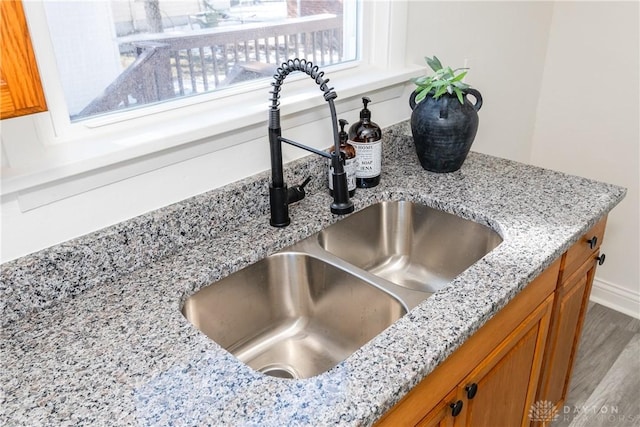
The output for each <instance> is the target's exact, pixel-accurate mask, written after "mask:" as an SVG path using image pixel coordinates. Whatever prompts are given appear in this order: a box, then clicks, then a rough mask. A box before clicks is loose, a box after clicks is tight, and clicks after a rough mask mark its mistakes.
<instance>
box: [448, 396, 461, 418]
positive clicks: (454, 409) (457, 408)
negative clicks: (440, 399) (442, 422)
mask: <svg viewBox="0 0 640 427" xmlns="http://www.w3.org/2000/svg"><path fill="white" fill-rule="evenodd" d="M449 407H450V408H451V415H453V416H454V417H457V416H458V415H460V412H462V400H458V401H457V402H455V403H451V404H450V405H449Z"/></svg>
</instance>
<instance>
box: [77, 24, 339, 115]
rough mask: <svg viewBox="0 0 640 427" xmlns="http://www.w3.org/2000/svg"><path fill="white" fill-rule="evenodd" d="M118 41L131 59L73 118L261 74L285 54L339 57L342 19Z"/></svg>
mask: <svg viewBox="0 0 640 427" xmlns="http://www.w3.org/2000/svg"><path fill="white" fill-rule="evenodd" d="M119 42H120V44H127V45H129V46H131V47H132V48H133V49H135V52H136V54H137V57H136V59H135V61H134V62H133V63H132V64H131V65H130V66H129V67H128V68H127V69H126V70H125V71H124V72H123V73H122V74H121V75H120V76H119V77H118V78H117V79H116V80H115V81H114V82H113V83H111V84H110V85H109V86H108V87H107V88H106V89H105V91H104V92H103V93H102V94H101V95H100V96H99V97H97V98H96V99H94V100H93V101H92V102H91V103H90V104H89V105H88V106H87V107H85V108H84V109H83V110H82V111H81V112H80V113H78V114H77V115H76V116H74V119H78V118H83V117H88V116H91V115H95V114H100V113H104V112H109V111H114V110H117V109H121V108H127V107H129V106H131V105H140V104H148V103H152V102H157V101H162V100H165V99H169V98H173V97H178V96H187V95H191V94H196V93H202V92H207V91H211V90H215V89H216V88H219V87H223V86H228V85H230V84H233V83H235V82H238V81H242V80H248V79H251V78H256V77H261V76H265V77H266V76H269V75H272V74H273V72H274V71H275V68H276V67H277V66H278V65H279V64H280V63H282V62H284V61H286V60H287V59H288V58H294V57H298V58H306V59H308V60H311V61H313V63H314V64H317V65H320V66H323V65H329V64H333V63H336V62H339V61H340V60H341V59H342V52H343V45H342V18H341V17H339V16H335V15H328V14H325V15H315V16H308V17H302V18H295V19H289V20H287V21H282V22H276V23H266V22H261V23H254V24H244V25H237V26H228V27H217V28H212V29H206V30H200V31H197V32H189V33H185V34H184V35H176V34H152V35H138V36H136V37H135V38H132V37H128V38H122V39H120V41H119Z"/></svg>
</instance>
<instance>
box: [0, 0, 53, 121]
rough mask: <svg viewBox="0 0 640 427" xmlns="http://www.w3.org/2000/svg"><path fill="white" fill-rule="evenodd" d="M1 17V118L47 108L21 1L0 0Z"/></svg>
mask: <svg viewBox="0 0 640 427" xmlns="http://www.w3.org/2000/svg"><path fill="white" fill-rule="evenodd" d="M0 18H1V21H2V22H1V24H2V25H0V38H1V39H2V45H1V48H0V75H1V76H0V77H1V79H0V119H8V118H11V117H18V116H22V115H25V114H31V113H37V112H40V111H46V109H47V105H46V102H45V99H44V93H43V91H42V85H41V83H40V74H39V73H38V66H37V64H36V60H35V56H34V54H33V48H32V46H31V39H30V37H29V29H28V28H27V22H26V19H25V16H24V10H23V9H22V2H21V1H19V0H2V1H0Z"/></svg>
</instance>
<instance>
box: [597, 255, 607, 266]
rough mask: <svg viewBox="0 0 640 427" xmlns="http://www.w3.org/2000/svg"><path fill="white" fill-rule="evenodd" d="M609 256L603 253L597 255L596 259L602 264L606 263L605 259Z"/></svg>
mask: <svg viewBox="0 0 640 427" xmlns="http://www.w3.org/2000/svg"><path fill="white" fill-rule="evenodd" d="M606 258H607V256H606V255H605V254H602V255H600V256H598V257H596V259H597V260H598V265H602V264H604V260H605V259H606Z"/></svg>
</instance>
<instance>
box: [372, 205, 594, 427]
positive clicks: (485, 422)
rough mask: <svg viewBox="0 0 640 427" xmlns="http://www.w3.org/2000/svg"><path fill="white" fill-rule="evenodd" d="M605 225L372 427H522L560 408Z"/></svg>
mask: <svg viewBox="0 0 640 427" xmlns="http://www.w3.org/2000/svg"><path fill="white" fill-rule="evenodd" d="M605 226H606V217H605V218H604V219H602V220H601V221H600V222H599V223H598V224H596V225H595V226H594V227H593V228H592V229H591V230H589V231H588V232H587V233H585V235H584V236H582V237H581V238H580V240H579V241H578V242H577V243H576V244H574V245H573V246H572V247H571V248H570V249H569V250H568V251H567V252H565V253H564V254H563V255H562V257H560V259H558V260H557V261H556V262H555V263H554V264H553V265H552V266H551V267H549V268H548V269H547V270H545V271H544V272H543V273H542V274H541V275H540V276H539V277H538V278H536V279H535V280H534V281H533V282H532V283H531V284H529V286H527V287H526V288H525V289H524V290H523V291H522V292H521V293H520V294H518V296H516V297H515V298H514V299H513V300H512V301H511V302H510V303H509V304H508V305H507V306H506V307H505V308H503V309H502V310H501V311H500V312H499V313H497V314H496V315H495V316H494V317H493V318H492V319H491V320H489V321H488V322H487V323H486V324H485V325H484V326H483V327H482V328H481V329H480V330H479V331H478V332H477V333H476V334H474V335H473V336H472V337H471V338H469V339H468V340H467V341H466V342H465V343H464V344H463V345H462V346H461V347H460V348H459V349H458V350H457V351H456V352H454V353H453V354H452V355H451V356H449V357H448V358H447V359H446V360H445V361H444V362H443V363H442V364H441V365H440V366H438V368H437V369H436V370H434V371H433V373H431V374H430V375H429V376H427V377H426V378H425V379H424V380H422V381H421V382H420V383H419V384H418V385H417V386H416V387H415V388H414V389H413V390H412V391H411V392H410V393H409V394H407V395H406V396H405V397H404V399H403V400H402V401H400V402H399V403H398V404H397V405H396V406H394V407H393V408H392V409H391V410H390V411H389V412H387V413H386V414H385V415H384V416H383V417H382V418H381V419H380V420H379V421H378V424H377V425H378V426H394V427H395V426H415V425H418V426H429V427H432V426H438V427H460V426H470V427H478V426H518V425H520V426H525V425H530V424H533V423H532V422H531V419H530V417H529V411H530V409H531V408H532V405H533V404H534V403H535V402H543V403H545V404H546V403H547V402H550V404H553V405H555V408H559V407H560V406H561V405H563V404H564V401H565V399H566V395H567V391H568V387H569V379H570V378H571V371H572V368H573V363H574V358H575V355H576V351H577V348H578V342H579V340H580V334H581V331H582V324H583V321H584V316H585V313H586V308H587V304H588V301H589V295H590V293H591V285H592V284H593V279H594V275H595V270H596V266H597V264H598V262H599V261H602V260H603V258H599V256H600V255H599V248H600V244H601V243H602V240H603V238H604V229H605ZM549 418H551V417H550V416H549Z"/></svg>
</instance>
